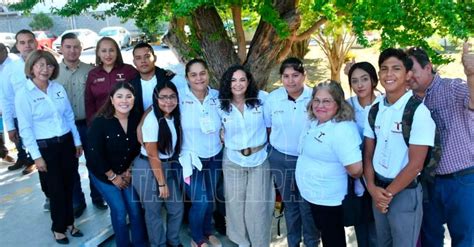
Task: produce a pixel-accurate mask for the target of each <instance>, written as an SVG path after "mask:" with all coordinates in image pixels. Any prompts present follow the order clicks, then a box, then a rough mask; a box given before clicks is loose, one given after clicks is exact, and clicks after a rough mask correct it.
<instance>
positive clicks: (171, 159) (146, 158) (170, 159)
mask: <svg viewBox="0 0 474 247" xmlns="http://www.w3.org/2000/svg"><path fill="white" fill-rule="evenodd" d="M138 157H140V158H141V159H144V160H146V161H148V156H146V155H143V154H141V153H140V154H139V155H138ZM176 160H177V159H176V158H175V157H174V155H173V157H170V158H167V159H160V161H161V162H170V161H176Z"/></svg>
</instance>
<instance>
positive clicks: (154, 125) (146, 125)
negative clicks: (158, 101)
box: [140, 111, 178, 159]
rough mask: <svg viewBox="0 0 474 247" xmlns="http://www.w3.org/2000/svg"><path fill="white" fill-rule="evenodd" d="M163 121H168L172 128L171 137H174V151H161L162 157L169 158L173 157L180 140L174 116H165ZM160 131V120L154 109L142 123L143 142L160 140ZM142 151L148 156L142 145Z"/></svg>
mask: <svg viewBox="0 0 474 247" xmlns="http://www.w3.org/2000/svg"><path fill="white" fill-rule="evenodd" d="M161 121H166V123H167V124H168V128H170V132H171V139H172V141H171V142H172V144H173V152H171V153H170V154H163V153H161V152H159V156H160V159H167V158H171V157H172V156H173V154H174V147H176V143H177V141H178V136H177V134H176V128H175V126H174V122H173V121H174V120H173V118H171V119H168V118H163V119H162V120H161ZM159 131H160V127H159V124H158V121H157V120H156V116H155V113H154V112H153V111H151V112H149V113H148V115H146V117H145V120H143V125H142V133H143V142H144V143H146V142H158V141H159V140H158V133H159ZM140 153H141V154H143V155H145V156H147V155H148V154H147V153H146V149H145V147H143V145H142V147H141V150H140Z"/></svg>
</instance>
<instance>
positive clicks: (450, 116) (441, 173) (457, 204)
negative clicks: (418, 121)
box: [407, 43, 474, 247]
mask: <svg viewBox="0 0 474 247" xmlns="http://www.w3.org/2000/svg"><path fill="white" fill-rule="evenodd" d="M407 53H408V56H409V57H410V58H411V60H412V61H413V63H414V66H413V68H412V72H413V77H412V79H411V80H410V87H411V88H412V90H413V92H414V93H415V94H416V96H417V97H418V98H420V99H423V101H424V104H425V105H426V107H428V109H429V110H430V111H431V115H432V117H433V120H434V121H435V123H436V125H437V127H438V129H439V132H440V149H441V153H440V155H441V157H440V160H439V164H438V165H437V166H436V168H435V169H434V174H433V175H434V179H433V183H432V184H431V185H430V186H428V187H427V188H426V189H425V190H426V191H424V192H425V193H428V194H429V196H430V198H429V201H427V202H425V203H424V205H423V211H424V214H423V227H422V234H421V237H422V245H423V246H443V242H444V227H443V224H445V223H447V225H448V229H449V233H450V235H451V239H452V242H451V243H452V246H462V247H464V246H466V247H472V246H474V54H472V53H471V54H469V45H468V43H465V44H464V48H463V55H462V62H463V66H464V73H465V74H466V76H467V83H466V82H465V81H463V80H461V79H449V78H441V77H440V76H439V75H438V74H437V73H435V72H434V70H433V65H432V64H431V62H430V59H429V57H428V55H427V53H426V52H425V51H424V50H422V49H421V48H417V47H413V48H410V49H409V50H408V51H407Z"/></svg>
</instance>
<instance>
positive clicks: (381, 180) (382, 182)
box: [374, 173, 420, 189]
mask: <svg viewBox="0 0 474 247" xmlns="http://www.w3.org/2000/svg"><path fill="white" fill-rule="evenodd" d="M392 182H393V179H391V178H386V177H384V176H381V175H379V174H377V173H375V176H374V183H375V185H376V186H377V187H382V188H384V189H385V188H387V187H388V186H389V185H390V184H391V183H392ZM419 182H420V181H419V179H418V177H416V178H415V179H414V180H413V181H411V183H409V184H408V185H407V186H406V187H405V189H414V188H416V187H418V183H419Z"/></svg>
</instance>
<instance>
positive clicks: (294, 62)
mask: <svg viewBox="0 0 474 247" xmlns="http://www.w3.org/2000/svg"><path fill="white" fill-rule="evenodd" d="M287 68H292V69H294V70H295V71H298V72H300V73H301V74H305V69H304V66H303V62H302V61H301V60H300V59H299V58H296V57H289V58H287V59H285V60H284V61H283V62H282V63H281V65H280V75H283V72H285V69H287Z"/></svg>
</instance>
